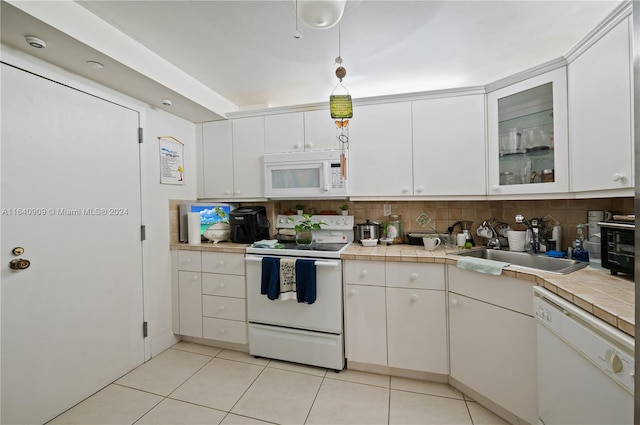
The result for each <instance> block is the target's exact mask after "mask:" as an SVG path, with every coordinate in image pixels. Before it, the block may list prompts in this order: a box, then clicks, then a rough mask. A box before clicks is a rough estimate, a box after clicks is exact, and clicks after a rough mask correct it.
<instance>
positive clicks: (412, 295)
mask: <svg viewBox="0 0 640 425" xmlns="http://www.w3.org/2000/svg"><path fill="white" fill-rule="evenodd" d="M417 300H418V294H411V301H414V302H415V301H417Z"/></svg>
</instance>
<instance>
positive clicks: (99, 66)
mask: <svg viewBox="0 0 640 425" xmlns="http://www.w3.org/2000/svg"><path fill="white" fill-rule="evenodd" d="M87 65H89V66H90V67H91V68H93V69H102V68H104V65H103V64H101V63H100V62H96V61H87Z"/></svg>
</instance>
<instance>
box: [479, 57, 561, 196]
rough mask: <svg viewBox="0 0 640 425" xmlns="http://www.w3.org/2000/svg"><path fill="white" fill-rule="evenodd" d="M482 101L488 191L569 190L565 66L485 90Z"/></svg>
mask: <svg viewBox="0 0 640 425" xmlns="http://www.w3.org/2000/svg"><path fill="white" fill-rule="evenodd" d="M487 100H488V105H487V106H488V122H489V125H488V139H489V142H488V143H489V161H488V162H489V168H488V173H489V195H517V194H532V193H533V194H535V193H557V192H568V190H569V161H568V135H567V74H566V68H565V67H562V68H559V69H556V70H553V71H550V72H548V73H545V74H542V75H539V76H536V77H532V78H529V79H527V80H524V81H521V82H519V83H516V84H513V85H511V86H508V87H504V88H502V89H499V90H496V91H493V92H490V93H489V94H488V96H487Z"/></svg>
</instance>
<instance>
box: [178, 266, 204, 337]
mask: <svg viewBox="0 0 640 425" xmlns="http://www.w3.org/2000/svg"><path fill="white" fill-rule="evenodd" d="M178 297H179V301H178V304H179V307H178V308H179V313H178V315H179V333H180V335H187V336H195V337H202V277H201V275H200V272H188V271H179V272H178Z"/></svg>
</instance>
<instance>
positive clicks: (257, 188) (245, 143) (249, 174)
mask: <svg viewBox="0 0 640 425" xmlns="http://www.w3.org/2000/svg"><path fill="white" fill-rule="evenodd" d="M232 123H233V195H234V198H263V197H264V117H251V118H239V119H234V120H233V121H232Z"/></svg>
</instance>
